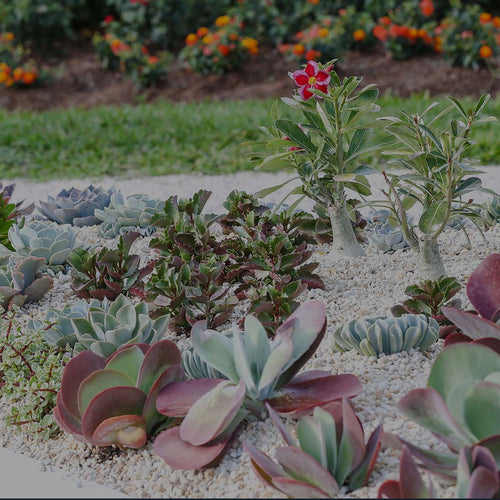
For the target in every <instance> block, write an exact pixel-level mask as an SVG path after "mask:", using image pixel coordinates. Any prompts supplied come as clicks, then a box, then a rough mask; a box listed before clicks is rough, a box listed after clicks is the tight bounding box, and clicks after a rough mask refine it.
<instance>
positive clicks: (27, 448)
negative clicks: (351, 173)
mask: <svg viewBox="0 0 500 500" xmlns="http://www.w3.org/2000/svg"><path fill="white" fill-rule="evenodd" d="M485 170H486V172H487V174H486V175H485V176H484V178H485V181H484V182H485V184H487V185H488V187H490V188H492V189H495V190H496V191H500V175H499V168H498V167H497V168H495V167H488V168H486V169H485ZM289 177H290V174H284V173H282V174H261V173H259V174H256V173H253V172H245V173H240V174H236V175H233V176H223V177H209V176H188V175H180V176H166V177H161V178H148V179H139V180H121V181H113V180H111V179H105V180H104V181H102V182H99V184H101V185H103V186H106V187H107V186H110V185H113V184H114V185H115V186H116V187H119V188H120V189H121V190H122V192H123V193H124V194H131V193H135V192H144V193H147V194H150V195H152V196H155V197H159V198H160V197H161V198H163V199H165V198H167V197H168V196H170V195H171V194H178V195H179V196H189V195H191V194H192V193H193V192H194V191H196V190H197V189H200V188H204V189H209V190H212V191H214V193H213V195H212V198H211V199H210V201H209V204H208V206H207V210H208V211H212V210H213V211H219V210H220V208H221V203H222V201H223V200H224V199H225V197H226V195H227V194H228V193H229V191H231V190H232V189H236V188H238V189H245V190H247V191H250V192H253V191H255V190H258V189H260V188H263V187H268V186H270V185H273V184H277V183H278V182H280V181H281V182H282V181H283V180H286V179H287V178H289ZM372 180H373V181H374V182H373V184H375V186H377V187H381V186H382V183H381V180H380V179H372ZM88 183H89V181H88V180H78V181H74V182H71V181H67V182H66V181H65V182H50V183H46V184H31V183H28V182H24V181H18V184H17V187H16V192H15V194H16V199H23V198H25V199H27V200H31V201H33V200H38V199H45V196H46V195H47V194H51V195H54V194H57V192H58V191H59V190H60V189H61V188H62V187H67V188H68V187H71V185H74V186H76V187H85V186H86V185H88ZM483 198H484V196H483ZM270 199H272V198H270ZM279 199H280V194H279V193H278V194H276V195H275V196H274V199H272V200H273V201H276V200H279ZM478 199H480V196H478ZM77 231H78V238H79V242H81V243H87V244H93V245H96V244H105V245H107V246H111V245H112V244H114V243H116V239H115V240H114V241H113V240H105V239H102V238H100V237H99V234H98V232H97V229H96V228H95V227H91V228H82V229H77ZM470 236H471V240H472V248H473V250H469V249H467V246H466V240H465V237H464V236H463V235H462V233H461V232H457V231H455V230H453V229H447V230H446V231H445V232H444V234H443V235H442V240H441V242H442V243H441V249H442V253H443V258H444V261H445V265H446V267H447V270H448V272H449V275H450V276H455V277H456V278H457V279H458V280H459V281H460V282H461V283H462V285H464V284H465V283H466V282H467V279H468V277H469V276H470V274H471V273H472V271H473V270H474V269H475V267H476V266H477V265H478V264H479V263H480V261H481V260H482V259H483V258H485V257H486V256H487V255H488V254H489V253H491V252H493V251H498V250H499V248H500V227H499V225H497V226H496V227H495V228H493V229H492V230H490V231H488V232H487V233H486V240H487V242H484V241H483V239H482V238H481V236H480V234H479V232H478V231H477V230H471V234H470ZM148 241H149V238H144V239H143V240H142V241H140V242H139V243H138V244H137V247H136V250H137V251H138V252H139V253H141V255H142V256H143V258H144V260H147V259H148V257H149V255H150V252H149V249H148ZM365 249H366V252H367V256H366V257H365V258H362V259H359V260H350V259H339V260H337V261H336V262H335V263H332V262H331V261H329V259H328V255H327V252H328V248H327V247H325V246H324V247H317V248H316V251H315V253H314V256H313V259H314V260H317V261H318V262H319V274H320V275H321V276H322V278H323V279H324V281H325V283H326V290H311V291H309V292H307V293H306V294H304V296H303V298H302V300H303V301H306V300H311V299H319V300H322V301H323V302H324V303H325V304H326V305H327V315H328V331H327V334H326V336H325V339H324V341H323V342H322V343H321V345H320V346H319V349H318V351H317V353H316V355H315V356H314V358H313V359H312V360H310V361H309V362H308V363H307V365H306V369H313V368H321V369H328V370H331V371H332V372H333V373H351V374H354V375H356V376H357V377H359V379H360V380H361V382H362V383H363V391H362V393H361V394H360V395H359V396H357V397H356V398H354V403H355V407H356V410H357V412H358V415H359V417H360V419H361V420H362V422H363V424H364V426H365V430H366V432H367V433H370V432H371V431H372V430H373V429H374V428H375V426H376V425H378V423H380V422H383V424H384V429H385V430H386V431H389V432H394V433H397V434H399V435H401V436H404V437H405V438H406V439H407V440H409V441H412V442H413V443H415V444H417V445H420V446H432V447H435V448H436V449H439V447H440V444H439V443H438V442H437V441H436V440H435V439H434V438H433V437H432V435H430V434H429V433H427V432H426V431H423V430H422V429H421V428H419V427H418V426H416V425H415V424H413V423H412V422H410V421H408V420H407V419H406V418H404V417H403V416H402V415H400V414H399V413H398V411H397V410H396V409H395V405H396V403H397V402H398V401H399V400H400V399H401V398H402V397H403V396H404V395H405V394H407V393H408V392H409V391H410V390H412V389H414V388H416V387H422V386H424V385H425V384H426V381H427V377H428V374H429V370H430V368H431V366H432V363H433V361H434V359H435V358H436V356H437V355H438V354H439V353H440V352H441V350H442V342H441V341H440V342H438V343H437V344H435V345H434V346H432V347H431V348H430V349H429V350H428V351H426V352H425V353H422V352H420V351H412V352H411V353H409V354H408V353H400V354H394V355H391V356H380V357H379V358H378V359H377V358H374V357H364V356H361V355H359V354H357V353H354V352H349V353H344V354H339V353H335V352H333V349H332V342H331V339H332V337H331V333H332V332H333V330H334V328H335V327H336V326H338V324H340V323H342V322H344V321H347V320H350V319H355V318H359V317H362V316H375V315H388V314H390V312H389V309H390V307H391V306H393V305H394V304H395V303H399V302H401V301H402V300H404V289H405V287H406V286H408V285H409V284H412V283H414V282H416V281H417V277H416V275H415V272H414V270H415V267H416V257H415V255H414V254H413V253H411V252H404V251H401V250H398V251H396V252H395V253H394V254H392V255H388V254H382V253H381V252H380V251H378V250H377V249H376V248H375V247H374V246H372V245H367V246H366V247H365ZM458 296H459V297H460V298H461V299H462V301H463V305H464V306H465V307H467V306H468V303H467V298H466V295H465V291H464V289H463V290H462V291H461V292H460V293H459V295H458ZM74 300H75V297H74V294H73V293H72V292H71V288H70V279H69V277H68V276H66V275H64V274H62V273H59V274H58V275H57V277H56V279H55V286H54V288H53V289H52V290H51V291H50V292H49V293H48V294H47V295H46V296H45V297H44V298H43V299H42V300H41V301H40V302H39V303H38V304H36V305H32V306H30V307H29V308H27V310H26V311H25V313H24V314H23V315H22V317H21V320H22V321H26V322H27V321H28V320H29V319H30V318H31V317H43V316H44V314H45V311H46V309H47V308H48V307H62V306H63V305H64V303H65V302H66V301H69V302H72V301H74ZM175 338H176V340H177V341H178V342H179V345H180V347H181V348H182V347H183V346H185V345H187V344H188V343H189V339H187V338H186V337H175ZM7 410H8V403H7V402H5V401H3V400H0V415H2V417H3V418H1V419H0V445H1V446H4V447H6V448H9V449H11V450H14V451H16V452H18V453H25V454H27V455H30V456H32V457H34V458H36V459H38V460H39V461H40V463H41V464H42V466H43V467H46V468H51V467H58V468H61V469H63V470H64V471H67V472H68V474H71V475H73V476H77V477H78V478H81V479H87V480H92V481H96V482H98V483H101V484H104V485H106V486H109V487H111V488H114V489H117V490H120V491H122V492H123V493H125V494H127V495H131V496H134V497H200V498H201V497H229V498H234V497H247V498H248V497H252V498H269V497H276V496H277V492H276V491H274V490H272V489H270V488H267V487H265V486H264V485H262V484H261V483H260V481H258V480H257V478H256V476H255V475H254V474H253V472H252V471H251V467H250V460H249V457H248V455H247V454H246V453H245V452H244V451H243V448H242V446H241V443H242V442H243V441H245V440H248V441H249V442H250V443H252V444H255V445H257V446H258V447H259V448H260V449H262V450H263V451H265V452H268V453H270V454H271V455H274V449H276V447H278V446H281V445H283V444H284V443H283V442H282V440H281V437H279V435H278V433H277V432H276V431H275V430H274V427H273V425H272V423H271V422H270V420H264V421H257V420H255V421H252V422H249V423H247V424H245V425H244V426H242V428H241V430H240V431H239V432H238V433H237V434H236V437H235V439H234V440H233V442H232V445H231V448H230V449H229V451H228V453H227V454H226V455H225V457H224V458H223V459H222V462H221V463H220V465H219V466H218V467H216V468H214V469H209V470H204V471H196V472H194V471H188V472H184V471H174V470H172V469H170V468H169V467H168V466H167V465H165V463H164V462H163V461H162V460H161V459H160V458H158V457H156V456H155V455H154V454H153V452H152V444H151V443H148V445H147V446H146V447H145V448H144V449H142V450H138V451H136V450H125V451H121V452H118V453H116V454H115V455H111V456H104V455H103V454H102V453H101V452H99V451H98V450H97V449H93V448H91V447H90V446H88V445H85V444H82V443H78V442H76V441H74V440H73V439H72V438H71V437H69V436H66V435H64V434H61V435H60V436H59V437H58V438H56V439H53V440H50V441H48V442H40V441H39V440H37V439H36V438H34V437H32V436H30V435H26V434H23V433H20V432H16V430H15V429H13V428H10V427H7V426H6V424H5V414H6V412H7ZM289 425H290V427H293V426H294V422H293V421H289ZM398 466H399V452H396V451H394V450H391V449H383V450H382V452H381V453H380V456H379V460H378V462H377V465H376V467H375V470H374V473H373V474H372V476H371V478H370V481H369V484H368V486H367V487H366V488H362V489H360V490H358V491H355V492H352V493H346V492H345V491H341V494H340V496H341V497H350V498H360V497H361V498H362V497H372V498H373V497H376V495H377V489H378V487H379V485H380V484H381V482H382V481H384V480H386V479H395V478H397V476H398V473H399V467H398ZM432 482H433V484H434V486H435V488H436V494H437V496H438V497H442V498H451V497H453V496H454V486H453V484H452V483H450V482H447V481H446V480H441V479H437V478H436V477H432Z"/></svg>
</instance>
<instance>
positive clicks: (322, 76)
mask: <svg viewBox="0 0 500 500" xmlns="http://www.w3.org/2000/svg"><path fill="white" fill-rule="evenodd" d="M330 78H331V77H330V75H329V74H328V73H327V72H326V71H318V73H317V75H316V81H317V82H318V83H322V84H324V85H328V84H329V83H330Z"/></svg>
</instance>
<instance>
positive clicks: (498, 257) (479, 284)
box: [467, 253, 500, 322]
mask: <svg viewBox="0 0 500 500" xmlns="http://www.w3.org/2000/svg"><path fill="white" fill-rule="evenodd" d="M467 296H468V297H469V300H470V302H471V304H472V305H473V306H474V308H475V309H476V311H477V312H478V313H479V314H480V315H481V316H482V317H483V318H486V319H489V320H491V321H493V322H495V321H497V320H499V319H500V253H493V254H491V255H489V256H488V257H486V259H484V260H483V261H482V262H481V264H479V266H478V267H477V268H476V269H475V271H474V272H473V273H472V274H471V277H470V278H469V281H468V283H467Z"/></svg>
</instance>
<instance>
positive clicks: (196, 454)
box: [155, 301, 361, 469]
mask: <svg viewBox="0 0 500 500" xmlns="http://www.w3.org/2000/svg"><path fill="white" fill-rule="evenodd" d="M325 330H326V316H325V306H324V305H323V304H322V303H321V302H319V301H312V302H308V303H306V304H304V305H302V306H301V307H299V308H298V309H297V310H296V311H295V312H294V313H293V314H292V315H291V316H290V317H289V318H288V319H287V320H286V321H285V322H284V323H283V324H282V325H281V326H280V327H279V328H278V329H277V330H276V335H275V338H274V340H273V341H270V340H269V339H268V337H267V334H266V330H265V328H264V327H263V325H262V323H260V322H259V321H258V320H257V319H256V318H255V317H253V316H247V318H246V320H245V330H244V332H240V331H239V330H237V329H234V330H233V331H231V332H228V334H224V333H219V332H216V331H211V330H206V328H205V325H204V323H203V322H199V323H197V324H196V325H195V326H194V327H193V331H192V332H191V339H192V342H193V352H194V354H195V355H196V356H199V357H200V358H201V360H202V361H204V362H205V363H207V365H208V366H209V367H211V368H213V369H215V370H217V371H218V372H220V373H221V374H222V375H223V376H224V377H226V378H225V379H211V378H202V379H194V380H187V381H184V382H180V383H177V384H171V385H170V386H169V387H166V388H165V389H164V390H163V391H162V392H161V393H160V395H159V396H158V400H157V408H158V411H159V412H160V413H162V414H163V415H166V416H170V417H185V418H184V421H183V422H182V424H181V425H180V426H179V427H173V428H171V429H168V430H166V431H164V432H162V433H161V434H160V435H159V436H158V438H157V439H156V441H155V451H156V453H157V454H158V455H160V456H161V457H162V458H163V459H164V460H165V462H166V463H167V464H168V465H170V466H171V467H173V468H176V469H197V468H201V467H204V466H207V465H209V464H210V463H212V462H213V461H214V460H215V459H216V458H218V457H219V456H220V455H221V453H222V451H223V450H224V448H225V446H226V444H227V443H228V442H229V439H230V438H231V435H232V434H233V432H234V431H235V429H236V428H237V427H238V425H239V424H240V423H241V422H242V420H243V419H244V418H245V417H246V416H247V414H248V412H249V411H252V412H253V413H255V414H256V415H260V414H261V412H262V411H263V410H265V407H264V403H266V402H267V403H269V404H270V405H271V406H272V407H273V409H274V410H275V411H277V412H278V413H280V414H282V415H291V416H299V415H303V414H308V413H310V412H311V411H312V410H313V408H314V407H315V406H328V405H330V404H331V403H332V402H333V401H335V400H339V399H341V398H343V397H351V396H355V395H357V394H358V393H359V392H360V391H361V384H360V382H359V380H358V379H357V378H356V377H355V376H353V375H331V374H330V373H329V372H326V371H320V370H313V371H309V372H305V373H302V374H300V375H297V373H298V371H299V370H300V368H302V366H303V365H304V364H305V363H306V362H307V360H308V359H309V358H310V357H311V356H312V355H313V354H314V352H315V351H316V349H317V347H318V345H319V343H320V341H321V339H322V338H323V336H324V334H325ZM230 335H231V336H230Z"/></svg>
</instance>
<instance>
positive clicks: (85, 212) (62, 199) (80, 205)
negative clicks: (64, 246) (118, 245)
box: [38, 185, 115, 227]
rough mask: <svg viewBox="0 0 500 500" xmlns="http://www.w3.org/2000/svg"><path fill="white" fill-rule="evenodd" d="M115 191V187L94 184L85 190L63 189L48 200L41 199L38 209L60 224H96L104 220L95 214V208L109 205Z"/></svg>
mask: <svg viewBox="0 0 500 500" xmlns="http://www.w3.org/2000/svg"><path fill="white" fill-rule="evenodd" d="M114 192H115V190H114V188H111V189H108V190H107V191H105V190H104V189H103V188H102V187H97V188H96V187H94V186H92V185H90V186H88V187H87V188H85V189H84V190H83V191H82V190H80V189H77V188H74V187H72V188H71V189H70V190H69V191H68V190H66V189H63V190H62V191H61V192H60V193H59V194H58V195H57V196H56V197H53V196H48V198H47V201H40V206H39V207H38V211H39V212H40V213H41V214H42V215H44V216H45V217H46V218H47V219H49V220H50V221H53V222H57V223H58V224H72V225H73V226H77V227H83V226H94V225H95V224H100V223H101V222H102V221H101V220H99V219H98V218H97V217H96V216H95V215H94V210H95V209H96V208H97V209H100V210H102V209H103V208H105V207H107V206H108V205H109V203H110V199H111V195H112V194H113V193H114Z"/></svg>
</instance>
